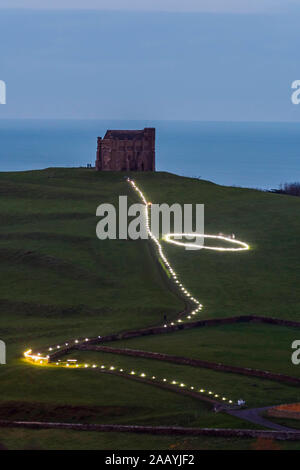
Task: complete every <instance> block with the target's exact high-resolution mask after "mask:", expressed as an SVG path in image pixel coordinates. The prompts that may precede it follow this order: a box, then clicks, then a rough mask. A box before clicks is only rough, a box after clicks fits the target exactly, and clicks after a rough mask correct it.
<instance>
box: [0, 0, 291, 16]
mask: <svg viewBox="0 0 300 470" xmlns="http://www.w3.org/2000/svg"><path fill="white" fill-rule="evenodd" d="M298 3H299V0H184V1H183V0H43V1H41V0H1V5H0V8H38V9H43V10H45V9H72V10H74V9H97V10H103V9H107V10H127V11H128V10H131V11H132V10H134V11H136V10H140V11H170V12H188V11H190V12H191V11H192V12H235V13H237V12H239V13H249V12H262V11H268V10H270V9H282V8H286V6H287V5H295V4H298Z"/></svg>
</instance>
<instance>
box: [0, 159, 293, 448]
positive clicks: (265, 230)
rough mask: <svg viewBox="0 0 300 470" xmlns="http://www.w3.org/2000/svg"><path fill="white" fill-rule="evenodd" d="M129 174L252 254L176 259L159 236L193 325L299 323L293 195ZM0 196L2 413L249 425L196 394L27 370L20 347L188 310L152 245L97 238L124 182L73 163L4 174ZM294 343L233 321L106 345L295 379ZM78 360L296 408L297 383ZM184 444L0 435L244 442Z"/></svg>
mask: <svg viewBox="0 0 300 470" xmlns="http://www.w3.org/2000/svg"><path fill="white" fill-rule="evenodd" d="M131 176H132V177H133V178H135V179H136V181H137V183H138V185H139V186H140V187H141V188H142V189H143V191H144V192H145V194H146V197H147V199H148V200H150V201H152V202H160V203H163V202H166V203H169V204H171V203H174V202H178V203H182V204H183V203H199V204H200V203H204V204H205V232H206V233H212V234H218V233H219V232H222V233H223V234H231V233H235V235H236V238H237V239H240V240H242V241H245V242H247V243H249V244H250V246H251V250H250V251H248V252H241V253H216V252H212V251H204V250H200V251H186V250H184V249H180V248H178V247H174V246H171V245H168V244H166V243H164V242H162V243H163V247H164V250H165V253H166V255H167V256H168V259H169V261H170V262H171V263H172V266H173V267H174V268H175V270H176V271H177V272H178V274H179V276H180V279H181V280H182V281H183V283H184V285H185V286H186V287H187V288H188V289H189V290H190V291H191V292H192V293H193V295H194V296H195V297H196V298H198V299H199V300H200V301H201V302H202V303H203V305H204V309H203V310H202V312H201V313H200V314H198V316H197V318H199V319H200V318H220V317H226V316H233V315H249V314H252V315H261V316H270V317H276V318H281V319H288V320H298V321H299V320H300V314H299V312H300V285H299V282H298V280H299V275H300V259H299V257H297V253H298V243H299V242H298V240H299V235H300V220H299V216H298V214H299V209H300V199H299V198H295V197H289V196H284V195H277V194H270V193H264V192H261V191H256V190H249V189H240V188H230V187H222V186H218V185H215V184H213V183H210V182H206V181H202V180H197V179H192V178H184V177H179V176H176V175H172V174H168V173H159V172H158V173H136V174H131ZM0 188H1V189H0V191H1V196H2V197H1V200H0V216H1V221H2V223H1V226H0V259H1V264H0V270H1V285H0V305H1V316H0V338H1V339H3V340H4V341H5V342H6V344H7V354H8V357H7V365H6V366H0V382H1V391H2V393H1V397H0V418H2V419H11V420H13V419H26V420H30V419H36V420H40V421H47V420H52V421H57V422H59V421H61V422H63V421H70V420H71V421H74V422H95V423H120V424H143V423H147V424H151V425H155V424H166V423H167V424H170V425H171V424H172V425H182V426H199V427H219V428H221V427H229V428H245V427H246V428H253V427H255V425H251V424H250V423H246V422H244V421H241V420H239V419H237V418H233V417H230V416H228V415H226V414H224V413H217V414H215V413H212V412H211V410H210V408H209V406H208V405H207V404H205V403H202V402H201V401H198V400H196V399H193V398H190V397H184V396H182V395H180V394H177V393H174V392H171V391H165V390H163V389H160V388H156V387H154V386H149V385H147V384H141V383H137V382H134V381H131V380H128V379H124V378H121V377H114V376H108V375H105V374H97V373H94V372H93V371H91V370H88V371H86V370H77V371H75V370H74V371H73V370H64V369H62V370H59V369H55V368H51V367H34V366H31V365H28V364H26V363H25V361H24V360H23V359H22V352H23V351H24V350H25V349H27V348H29V347H32V348H33V349H34V350H39V349H42V348H43V347H45V346H47V345H50V344H55V343H57V344H59V343H62V342H63V341H65V340H69V339H72V338H76V337H83V336H96V335H105V334H109V333H117V332H120V331H125V330H131V329H137V328H143V327H147V326H151V325H161V324H162V322H163V317H164V315H167V317H168V321H169V320H172V319H175V318H176V316H177V314H178V313H179V312H180V311H182V310H183V308H184V303H183V301H182V300H181V299H180V298H179V297H178V296H177V295H176V293H175V292H174V291H172V290H171V289H170V288H169V280H168V279H167V276H166V275H165V273H164V271H163V270H162V269H161V268H160V267H159V264H158V263H157V261H156V260H155V259H154V258H153V251H152V250H151V247H150V245H149V242H148V241H131V240H106V241H100V240H98V239H97V238H96V233H95V229H96V224H97V220H98V219H97V218H96V216H95V213H96V208H97V206H98V205H99V204H101V203H103V202H109V203H113V204H115V205H116V206H117V201H118V197H119V195H127V196H128V203H129V204H130V203H133V202H138V201H137V197H136V195H135V194H134V193H133V192H132V190H131V188H130V187H129V185H128V184H127V183H126V182H125V180H124V175H123V174H121V173H101V172H95V171H93V170H88V169H79V168H78V169H64V168H55V169H54V168H51V169H46V170H42V171H28V172H18V173H17V172H15V173H0ZM297 336H298V329H296V328H286V327H277V326H269V325H260V324H255V325H253V324H252V325H250V324H239V325H226V326H222V327H221V326H218V327H209V328H197V329H194V330H189V331H180V332H175V333H170V334H167V335H158V336H155V337H154V336H153V337H144V338H137V339H132V340H127V341H122V342H118V343H114V344H113V345H118V347H119V346H122V347H129V348H133V349H134V348H136V349H144V350H149V351H158V352H159V351H161V352H165V353H168V354H177V355H182V356H186V357H196V358H199V359H203V360H209V361H217V362H223V363H224V364H228V365H237V366H243V367H255V368H258V369H264V370H272V371H275V372H281V373H285V374H289V375H294V376H299V372H298V368H297V366H293V365H292V364H291V361H290V354H291V342H292V341H293V340H294V339H297ZM73 355H74V354H73ZM76 355H77V356H78V358H80V357H84V358H85V360H88V361H90V360H91V361H97V363H99V362H100V361H114V363H116V364H120V365H123V364H124V366H125V363H126V365H127V366H130V367H141V368H144V367H147V369H149V371H150V370H151V371H153V373H159V374H161V375H163V376H165V375H166V374H168V376H169V375H172V376H173V374H175V375H178V376H179V375H180V379H182V380H184V381H185V382H187V383H192V382H195V381H197V384H198V383H199V384H200V383H201V386H202V384H203V386H204V387H210V388H212V389H214V390H216V391H217V392H220V393H226V394H228V395H230V396H233V398H234V399H238V398H240V397H242V398H245V399H246V400H247V403H249V405H251V406H260V405H272V404H277V403H282V402H293V401H297V395H298V388H297V387H294V386H287V385H283V384H279V383H276V382H271V381H266V380H261V379H257V378H248V377H243V376H239V375H236V374H228V373H221V372H214V371H210V370H206V369H199V368H193V367H186V366H177V365H174V364H169V363H166V362H158V361H152V360H140V359H134V358H128V357H126V356H117V355H108V354H104V353H91V352H84V353H83V352H80V353H79V352H76ZM123 361H124V362H123ZM20 436H21V437H20ZM51 436H53V439H52V437H51ZM61 436H63V437H61ZM20 439H21V443H20ZM61 439H63V440H64V443H65V446H64V445H63V444H61ZM50 441H51V442H50ZM185 441H187V440H186V438H183V437H182V438H181V437H176V438H175V439H174V438H172V437H170V438H167V437H158V436H152V437H149V436H141V435H140V436H133V435H120V434H115V433H113V434H106V435H105V434H104V433H79V432H76V431H49V430H48V431H27V430H26V431H25V430H24V431H22V430H20V429H18V430H17V429H9V430H8V431H6V430H2V431H1V429H0V443H2V445H3V446H4V447H8V448H30V447H33V448H54V446H55V445H57V448H78V449H79V448H107V449H115V448H116V446H118V448H119V449H123V448H124V449H125V448H137V449H143V448H144V449H149V448H153V449H155V448H157V449H163V448H169V446H170V445H174V443H175V444H176V446H179V448H180V446H182V447H181V448H184V446H185V445H186V446H187V448H193V446H194V448H208V449H212V448H246V447H247V446H248V447H251V445H252V444H253V442H252V441H251V440H247V441H245V440H242V441H238V440H230V439H229V440H227V439H219V438H218V439H214V438H205V439H204V438H203V439H188V443H186V442H185ZM282 445H283V444H282ZM150 446H152V447H150ZM189 446H192V447H189ZM285 446H293V448H297V446H298V444H297V443H291V444H287V443H286V444H285ZM283 447H284V446H283ZM299 447H300V444H299Z"/></svg>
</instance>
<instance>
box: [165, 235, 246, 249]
mask: <svg viewBox="0 0 300 470" xmlns="http://www.w3.org/2000/svg"><path fill="white" fill-rule="evenodd" d="M173 237H194V238H213V239H216V240H222V241H226V242H229V243H232V244H234V245H238V247H237V248H236V247H232V248H223V247H222V246H207V245H204V244H203V245H197V244H196V243H188V242H179V241H178V240H173ZM164 240H165V241H166V242H168V243H172V244H173V245H178V246H184V247H185V248H194V249H195V248H201V249H203V250H215V251H245V250H249V249H250V246H249V245H247V243H244V242H241V241H240V240H236V239H235V238H228V237H223V236H222V235H207V234H205V233H168V234H166V235H165V236H164Z"/></svg>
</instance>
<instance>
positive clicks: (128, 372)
mask: <svg viewBox="0 0 300 470" xmlns="http://www.w3.org/2000/svg"><path fill="white" fill-rule="evenodd" d="M24 356H25V357H26V358H27V359H29V360H32V361H34V362H35V363H36V362H38V364H40V365H46V364H47V363H48V359H49V356H48V357H47V358H42V357H40V356H39V355H32V354H31V350H29V351H26V352H25V353H24ZM42 359H43V360H42ZM51 366H53V367H55V366H58V367H67V368H70V367H71V368H75V369H100V370H101V371H103V372H106V371H107V372H109V373H112V374H113V373H117V374H118V375H120V374H123V375H124V376H130V375H132V376H135V377H137V378H141V379H147V380H155V382H156V383H162V384H166V385H174V386H176V387H179V388H184V389H186V390H191V391H194V392H198V393H199V394H203V395H209V396H210V397H211V398H214V399H216V400H220V401H222V402H225V401H226V402H227V403H229V404H232V403H233V401H232V400H228V398H226V397H224V396H221V395H219V394H217V393H215V392H212V391H211V390H205V389H203V388H198V387H195V386H188V385H186V384H185V383H183V382H181V381H180V380H174V379H173V380H169V379H166V378H162V379H161V378H158V377H156V376H155V375H151V374H146V373H145V372H137V371H135V370H132V369H129V370H125V369H122V368H118V367H116V366H113V365H104V364H101V365H100V366H99V365H97V364H86V363H83V364H80V363H78V361H77V359H67V361H61V360H59V361H57V362H55V363H51Z"/></svg>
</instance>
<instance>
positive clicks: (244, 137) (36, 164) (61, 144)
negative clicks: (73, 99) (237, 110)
mask: <svg viewBox="0 0 300 470" xmlns="http://www.w3.org/2000/svg"><path fill="white" fill-rule="evenodd" d="M149 125H151V126H153V127H156V129H157V170H158V171H169V172H172V173H177V174H179V175H183V176H191V177H201V178H203V179H206V180H210V181H213V182H215V183H218V184H223V185H228V186H234V185H236V186H244V187H252V188H261V189H270V188H278V187H279V185H280V184H282V183H285V182H294V181H300V165H299V156H300V155H299V154H300V132H299V130H300V129H299V127H300V126H299V123H295V122H290V123H289V122H270V123H267V122H257V123H255V122H201V121H191V122H179V121H144V120H140V121H123V120H31V119H29V120H14V119H7V120H4V119H1V120H0V142H1V145H0V171H22V170H30V169H41V168H46V167H49V166H62V167H72V166H85V165H86V164H87V163H92V164H94V161H95V149H96V138H97V136H99V135H102V134H103V133H104V132H105V131H106V129H109V128H120V129H122V128H124V129H131V128H132V129H135V128H140V127H146V126H149Z"/></svg>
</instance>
